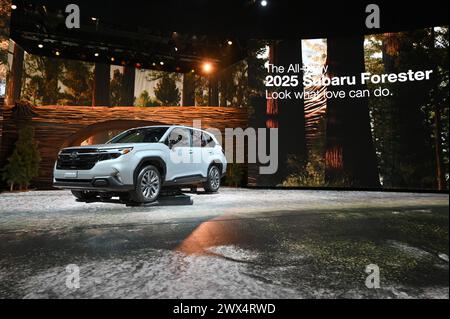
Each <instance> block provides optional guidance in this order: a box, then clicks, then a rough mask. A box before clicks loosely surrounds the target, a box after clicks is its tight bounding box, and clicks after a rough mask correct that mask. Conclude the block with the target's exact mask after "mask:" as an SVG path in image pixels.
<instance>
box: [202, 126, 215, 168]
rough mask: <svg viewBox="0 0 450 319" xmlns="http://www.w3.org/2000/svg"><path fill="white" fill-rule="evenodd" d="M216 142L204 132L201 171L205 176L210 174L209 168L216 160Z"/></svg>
mask: <svg viewBox="0 0 450 319" xmlns="http://www.w3.org/2000/svg"><path fill="white" fill-rule="evenodd" d="M215 147H216V142H214V139H213V138H212V137H211V135H209V134H208V133H206V132H202V167H201V170H202V172H204V174H206V175H207V174H208V167H209V164H211V163H212V162H213V161H214V160H215V159H216V157H217V156H216V154H215V151H216V149H215Z"/></svg>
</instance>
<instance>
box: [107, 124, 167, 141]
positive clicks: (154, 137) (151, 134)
mask: <svg viewBox="0 0 450 319" xmlns="http://www.w3.org/2000/svg"><path fill="white" fill-rule="evenodd" d="M166 131H167V127H149V128H137V129H132V130H128V131H125V132H123V133H120V134H119V135H117V136H116V137H114V138H112V139H111V140H110V141H109V142H108V144H116V143H157V142H159V140H160V139H161V137H162V136H163V135H164V133H165V132H166Z"/></svg>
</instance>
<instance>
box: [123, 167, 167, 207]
mask: <svg viewBox="0 0 450 319" xmlns="http://www.w3.org/2000/svg"><path fill="white" fill-rule="evenodd" d="M161 186H162V180H161V174H160V173H159V171H158V169H157V168H156V167H155V166H153V165H148V166H145V167H144V168H142V169H141V171H140V172H139V175H138V176H137V178H136V185H135V189H134V191H132V192H131V194H130V195H131V199H132V200H133V201H135V202H138V203H151V202H153V201H155V200H156V199H157V198H158V196H159V192H160V191H161Z"/></svg>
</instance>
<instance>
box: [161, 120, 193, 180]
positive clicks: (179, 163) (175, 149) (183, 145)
mask: <svg viewBox="0 0 450 319" xmlns="http://www.w3.org/2000/svg"><path fill="white" fill-rule="evenodd" d="M167 142H168V145H169V146H170V150H169V158H168V163H167V180H173V179H176V178H179V177H184V176H191V175H194V174H195V173H194V170H193V168H194V167H193V164H192V136H191V132H190V130H189V129H187V128H183V127H175V128H174V129H172V131H170V133H169V135H168V137H167Z"/></svg>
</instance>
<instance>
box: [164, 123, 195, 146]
mask: <svg viewBox="0 0 450 319" xmlns="http://www.w3.org/2000/svg"><path fill="white" fill-rule="evenodd" d="M168 141H169V142H171V143H172V145H173V146H175V147H190V146H191V133H190V132H189V130H188V129H185V128H179V127H176V128H174V129H173V130H172V131H171V132H170V134H169V138H168Z"/></svg>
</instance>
